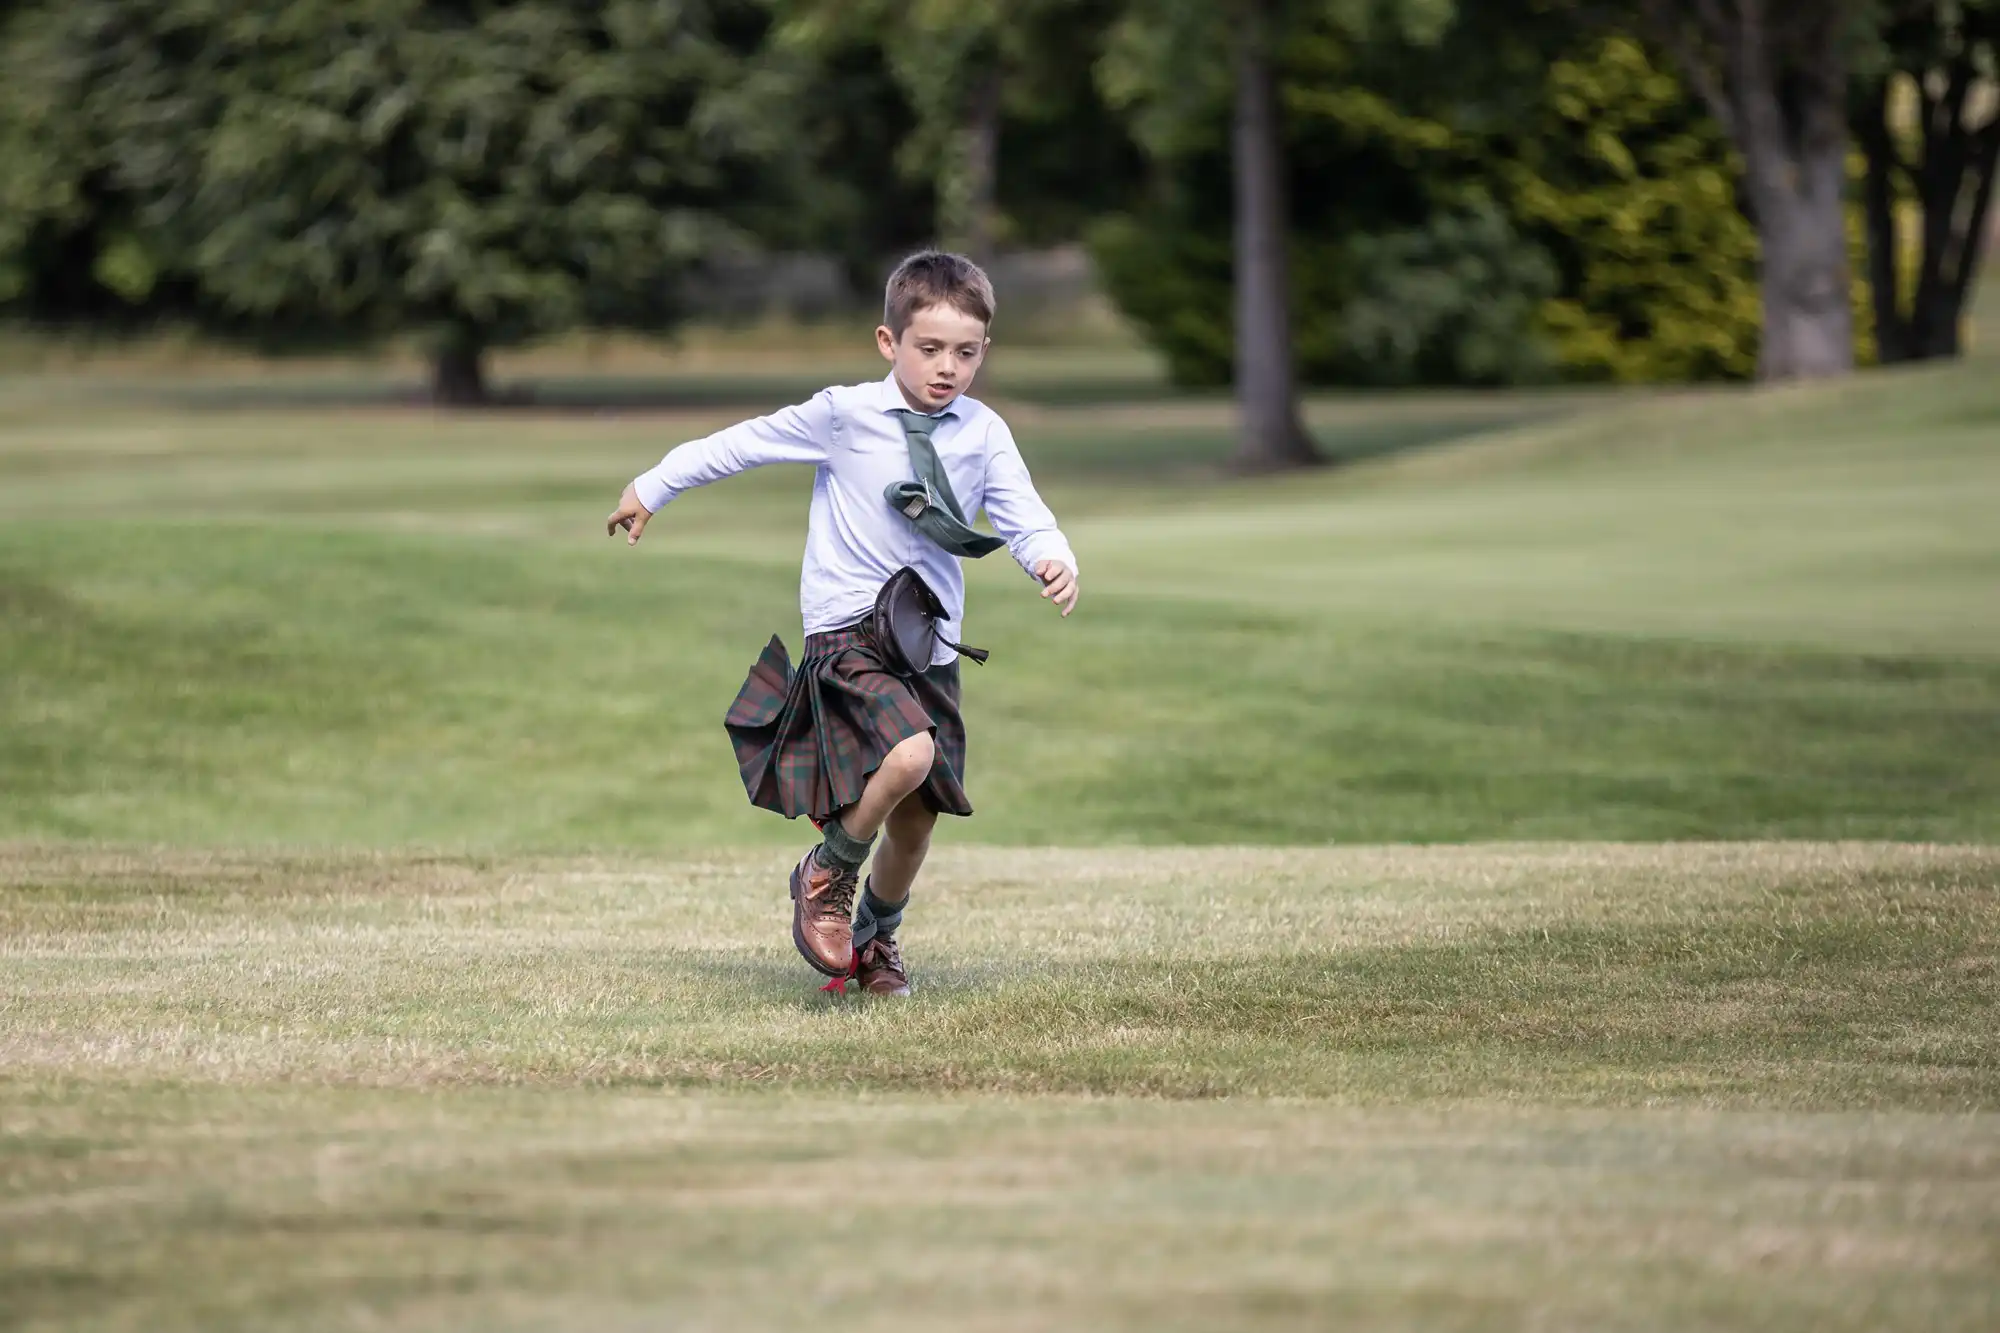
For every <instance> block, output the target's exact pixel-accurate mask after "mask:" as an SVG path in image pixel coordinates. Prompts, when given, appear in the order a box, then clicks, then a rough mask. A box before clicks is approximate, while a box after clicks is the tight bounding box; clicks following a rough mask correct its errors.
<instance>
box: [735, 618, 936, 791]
mask: <svg viewBox="0 0 2000 1333" xmlns="http://www.w3.org/2000/svg"><path fill="white" fill-rule="evenodd" d="M723 725H724V726H725V727H726V728H727V729H728V732H729V739H730V743H731V745H733V746H734V747H735V750H736V764H737V768H738V769H739V770H740V772H741V773H742V776H743V789H744V791H745V792H746V793H748V795H749V797H750V802H751V804H753V805H756V806H759V807H761V808H763V809H765V810H773V811H776V812H777V813H778V814H781V815H783V816H785V817H786V818H787V819H795V818H797V817H798V816H800V815H805V816H807V817H809V818H811V819H812V820H813V821H814V822H815V823H825V822H826V821H827V820H828V819H830V818H832V817H833V815H834V814H835V813H836V812H838V811H840V810H844V809H846V808H847V807H848V806H850V805H852V804H854V803H855V802H856V801H858V800H860V799H861V791H862V788H863V787H865V786H866V785H867V782H868V778H869V776H870V775H871V774H873V773H874V772H875V770H876V769H878V768H880V767H881V766H882V760H883V757H884V756H886V755H887V754H888V753H889V751H890V750H892V749H894V748H895V747H896V746H897V745H899V744H901V743H902V742H903V741H905V740H907V739H909V738H910V737H911V736H914V735H917V734H918V733H919V732H925V731H928V732H931V733H933V735H934V736H935V738H936V741H937V760H936V762H935V763H934V764H933V765H932V766H931V772H930V777H929V778H927V779H926V780H925V782H924V785H923V787H922V788H920V791H921V792H922V794H923V799H924V803H925V804H926V805H928V806H929V807H930V808H931V809H932V810H934V811H936V812H937V813H939V814H950V815H969V814H971V813H972V802H971V801H970V800H968V799H967V797H966V794H965V786H964V774H965V721H964V718H963V717H962V715H961V714H960V712H959V668H958V664H957V663H956V662H953V663H951V664H950V665H948V666H943V667H932V668H931V669H930V670H929V671H927V672H924V673H923V674H922V675H919V676H914V677H910V678H908V679H905V678H904V677H901V676H898V675H896V674H895V673H894V672H891V671H890V670H888V669H887V667H885V666H884V665H883V662H882V659H881V657H880V656H879V655H877V653H876V651H875V649H874V647H873V646H872V645H871V644H870V642H869V641H868V637H867V635H866V633H865V632H863V631H862V630H861V629H859V628H854V629H844V630H836V631H834V632H833V633H830V634H814V635H809V636H808V637H807V639H806V644H805V655H804V657H803V658H802V659H801V661H800V662H799V664H798V666H797V667H796V668H794V667H793V666H792V663H791V656H790V654H789V653H788V652H787V651H786V649H785V644H784V641H783V640H782V639H780V638H777V637H775V636H774V637H773V638H772V639H771V642H770V643H768V644H766V645H765V647H764V651H763V653H762V654H760V655H759V656H758V658H757V661H756V664H755V665H753V666H752V667H751V668H750V674H749V675H748V676H747V677H746V678H745V679H744V682H743V688H742V689H741V690H740V691H739V692H738V693H737V696H736V700H735V702H734V703H732V704H731V705H730V707H729V713H728V715H727V717H726V718H725V719H724V721H723Z"/></svg>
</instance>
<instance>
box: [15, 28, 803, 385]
mask: <svg viewBox="0 0 2000 1333" xmlns="http://www.w3.org/2000/svg"><path fill="white" fill-rule="evenodd" d="M763 23H764V19H763V15H762V13H761V11H760V10H759V9H758V8H757V7H756V6H755V5H753V4H751V3H749V0H740V2H739V0H710V2H709V3H686V4H662V3H649V2H648V0H565V2H558V0H519V2H517V3H503V2H500V0H494V2H493V3H452V2H450V0H298V2H296V3H290V4H286V5H282V6H241V7H239V6H231V5H226V4H220V3H216V2H215V0H65V2H64V3H62V4H59V5H53V6H50V7H48V8H46V9H43V10H41V11H40V12H38V13H36V14H34V15H32V16H30V18H29V19H28V20H27V21H26V22H25V23H24V24H23V26H22V28H21V30H20V31H19V32H18V33H17V35H16V40H15V41H14V42H12V43H11V44H10V51H9V65H10V68H9V70H8V74H9V76H10V77H9V91H8V93H7V104H6V110H7V113H8V115H7V119H8V122H9V132H8V138H9V140H10V142H11V144H12V145H13V151H11V152H10V154H9V157H10V167H11V168H12V179H11V180H10V181H9V185H10V187H11V188H10V189H9V190H8V193H9V195H10V197H11V200H10V201H11V202H14V203H15V204H17V205H21V204H23V203H25V204H26V206H25V207H21V208H19V209H18V211H17V213H16V216H15V218H14V219H13V225H14V226H15V227H16V228H17V230H19V229H32V228H34V227H36V226H38V225H39V226H41V227H43V228H45V229H46V228H49V227H54V228H57V229H60V228H61V227H63V226H64V225H65V224H66V223H69V222H71V221H72V215H73V214H74V213H75V211H76V203H75V201H77V200H79V199H83V198H86V197H90V196H92V195H93V194H94V195H95V196H97V197H99V198H103V199H110V200H114V201H116V203H117V206H118V209H119V210H121V211H122V212H123V213H124V214H125V215H127V216H129V219H130V221H131V223H132V227H133V230H132V231H131V233H130V235H131V237H132V239H131V240H130V241H129V242H127V241H125V240H124V239H123V238H122V237H121V236H120V235H118V234H112V235H109V236H107V237H106V238H105V239H107V240H108V241H109V242H110V243H109V244H108V245H107V246H106V247H105V249H104V250H103V251H102V253H101V254H100V256H99V270H100V272H101V274H102V275H103V277H104V278H105V279H106V281H107V282H108V283H109V284H110V285H113V286H114V287H116V288H117V289H119V290H121V291H123V292H125V293H127V294H133V295H139V294H143V293H144V291H145V289H146V287H147V277H148V274H149V273H152V274H166V273H176V274H184V275H186V276H187V277H188V279H190V280H191V281H192V282H193V283H194V284H195V285H196V286H197V287H198V290H199V293H200V298H201V301H202V302H203V303H204V304H205V306H206V307H208V308H210V309H212V310H213V311H215V312H217V313H218V314H219V315H220V316H221V317H223V318H224V319H226V320H233V321H235V322H238V323H240V324H242V325H244V326H248V327H255V328H259V329H265V330H269V329H273V328H278V329H283V328H311V329H317V330H326V331H333V332H339V333H343V334H346V335H350V336H361V337H372V336H378V335H382V334H387V333H391V332H396V331H401V330H405V329H412V328H427V329H430V330H432V331H433V334H434V336H435V337H436V338H437V340H438V346H439V349H440V356H439V360H438V375H439V378H438V383H437V388H438V390H439V392H440V394H441V395H443V396H447V397H471V396H477V395H478V394H479V393H480V392H481V388H482V385H481V382H480V379H479V375H478V364H479V363H478V359H477V357H478V352H479V350H480V349H482V348H484V347H486V346H489V345H492V344H496V343H502V342H507V341H512V340H518V339H521V338H525V337H529V336H532V335H535V334H538V333H542V332H545V331H548V330H553V329H560V328H565V327H569V326H571V325H574V324H578V323H589V324H596V325H631V326H639V327H657V326H660V325H663V324H665V323H667V322H669V321H671V320H672V319H673V318H674V316H675V314H676V310H677V282H678V280H679V279H680V278H681V277H682V276H683V275H684V274H685V273H687V272H688V271H689V269H690V268H692V267H693V266H695V265H697V264H699V263H700V262H701V261H702V260H703V258H704V257H705V256H708V255H710V254H713V253H714V252H716V251H717V250H719V249H724V248H727V247H731V246H746V245H749V244H751V237H752V236H753V235H754V233H755V230H756V229H757V226H758V224H759V223H760V221H769V220H770V219H771V218H772V216H773V215H774V214H775V211H776V210H775V206H776V204H777V203H778V202H779V201H778V200H777V199H775V198H774V197H773V190H772V182H773V181H774V180H777V181H782V180H783V179H784V174H785V166H786V162H785V159H786V154H787V151H788V142H789V140H788V136H787V135H786V134H785V133H784V131H783V124H782V121H781V120H780V119H779V118H777V117H774V116H773V114H772V113H771V107H772V106H773V104H774V103H775V104H778V105H783V104H784V97H783V94H784V92H785V88H784V85H783V81H782V76H781V74H780V73H779V72H778V71H777V70H776V69H775V68H774V67H773V66H772V65H770V64H769V63H766V62H760V61H758V60H756V59H752V58H749V57H748V56H747V54H746V53H748V52H751V51H754V49H755V48H756V45H757V42H758V40H759V39H760V37H761V34H762V28H763ZM38 142H39V143H42V144H45V145H50V146H49V147H45V148H44V149H43V150H42V151H41V152H40V153H39V154H27V155H24V154H23V153H21V151H20V147H21V145H22V144H24V143H27V144H34V143H38ZM36 201H39V202H36Z"/></svg>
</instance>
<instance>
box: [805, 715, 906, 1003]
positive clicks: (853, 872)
mask: <svg viewBox="0 0 2000 1333" xmlns="http://www.w3.org/2000/svg"><path fill="white" fill-rule="evenodd" d="M936 754H937V748H936V745H935V744H934V743H933V742H932V740H931V736H930V733H929V732H919V733H917V734H916V735H914V736H911V737H909V738H908V739H907V740H904V741H903V742H902V743H900V744H899V745H897V746H896V747H895V748H894V749H892V750H890V751H889V753H888V754H887V755H885V756H883V759H882V764H881V767H879V768H877V769H876V770H875V772H874V773H873V774H871V775H870V776H869V778H868V784H867V785H866V786H865V787H863V788H862V790H861V799H860V800H858V801H856V802H855V803H854V804H853V805H850V806H848V807H847V808H846V809H845V810H842V811H841V812H840V813H839V815H838V817H837V818H835V819H833V820H831V821H829V822H828V824H827V826H826V827H825V828H824V829H822V830H821V835H822V837H823V838H824V841H823V842H821V843H820V845H819V846H817V847H815V848H813V850H812V851H810V852H807V853H806V856H805V859H804V860H802V861H800V862H799V864H798V868H797V869H795V870H793V871H792V903H793V907H792V942H793V943H794V944H796V945H797V946H798V949H799V952H800V953H801V954H803V955H804V956H805V960H806V961H807V962H808V963H811V964H812V965H813V966H814V967H815V968H818V969H819V970H820V971H821V972H824V973H825V974H826V975H827V976H830V977H838V976H845V975H846V974H847V973H848V972H850V971H852V970H853V967H854V894H855V889H856V888H857V887H858V885H859V883H860V875H861V863H862V862H863V861H865V860H867V859H868V850H869V848H870V847H871V846H872V845H873V844H874V841H875V835H876V833H877V832H879V831H880V829H881V827H882V825H883V823H884V822H885V821H886V820H887V819H888V818H889V814H890V812H891V811H893V810H895V809H896V807H897V806H899V805H901V804H902V803H903V801H904V799H905V798H907V797H908V796H909V795H910V794H911V793H912V792H914V791H916V790H917V788H919V787H921V786H923V785H924V782H925V780H926V779H927V778H929V777H930V773H931V764H932V763H933V762H934V761H935V758H936Z"/></svg>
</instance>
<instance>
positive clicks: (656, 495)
mask: <svg viewBox="0 0 2000 1333" xmlns="http://www.w3.org/2000/svg"><path fill="white" fill-rule="evenodd" d="M632 493H633V494H634V495H636V496H638V497H639V503H640V504H642V505H644V506H646V512H647V513H649V514H657V513H659V512H660V511H661V510H662V509H665V508H666V507H667V502H668V501H669V500H671V499H673V498H674V489H673V487H671V486H669V485H667V483H665V482H664V481H661V480H660V479H659V477H657V476H656V475H654V474H653V473H652V472H641V473H640V474H639V475H638V476H636V477H634V478H632Z"/></svg>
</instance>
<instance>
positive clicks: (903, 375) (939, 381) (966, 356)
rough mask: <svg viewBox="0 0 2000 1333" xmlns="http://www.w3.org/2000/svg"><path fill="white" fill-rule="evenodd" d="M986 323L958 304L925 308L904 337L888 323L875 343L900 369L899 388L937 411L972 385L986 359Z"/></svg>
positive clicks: (920, 406) (917, 404) (919, 406)
mask: <svg viewBox="0 0 2000 1333" xmlns="http://www.w3.org/2000/svg"><path fill="white" fill-rule="evenodd" d="M986 341H987V340H986V325H985V324H983V323H981V322H980V321H979V320H977V319H974V318H973V317H972V316H971V315H968V314H966V313H965V312H964V311H962V310H959V309H958V308H957V307H955V306H949V305H933V306H925V307H924V308H923V309H922V310H919V311H917V312H916V313H915V314H914V315H912V316H911V317H910V326H909V327H908V328H906V329H904V330H903V336H902V337H901V338H898V337H896V335H895V334H893V333H891V332H889V326H888V325H886V324H885V325H883V326H882V327H881V328H879V329H877V330H875V345H876V346H877V347H879V348H881V349H882V355H883V356H884V357H886V358H887V359H888V361H889V364H890V365H892V366H894V367H895V368H896V387H898V388H899V389H901V390H902V391H903V399H904V401H906V402H907V403H909V405H910V406H911V407H913V408H915V409H916V410H917V411H919V412H936V411H939V410H940V409H942V408H943V407H944V406H945V405H946V404H947V403H949V402H951V400H952V399H954V398H956V397H958V396H959V395H960V394H962V393H964V392H965V391H966V390H967V389H969V388H971V387H972V377H973V376H974V375H977V374H978V373H979V363H980V362H982V361H984V360H985V359H986Z"/></svg>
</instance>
